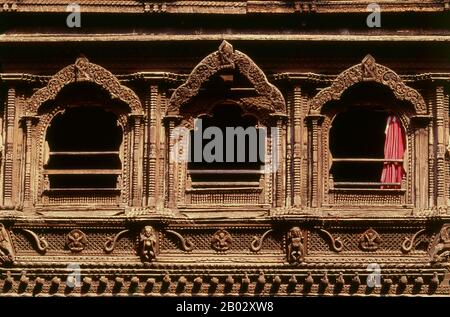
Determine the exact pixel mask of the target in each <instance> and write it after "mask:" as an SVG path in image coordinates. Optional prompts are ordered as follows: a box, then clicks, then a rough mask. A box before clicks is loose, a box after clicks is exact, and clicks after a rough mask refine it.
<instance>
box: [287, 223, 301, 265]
mask: <svg viewBox="0 0 450 317" xmlns="http://www.w3.org/2000/svg"><path fill="white" fill-rule="evenodd" d="M304 256H305V249H304V246H303V233H302V230H300V228H299V227H293V228H292V229H291V230H289V233H288V235H287V258H288V262H289V263H301V262H303V259H304Z"/></svg>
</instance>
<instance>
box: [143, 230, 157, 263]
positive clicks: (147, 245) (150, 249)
mask: <svg viewBox="0 0 450 317" xmlns="http://www.w3.org/2000/svg"><path fill="white" fill-rule="evenodd" d="M139 240H140V244H141V248H140V251H141V252H140V255H141V258H142V260H144V261H145V262H151V261H153V260H154V259H155V257H156V244H157V238H156V234H155V229H153V227H152V226H145V227H144V228H143V229H142V231H141V234H140V235H139Z"/></svg>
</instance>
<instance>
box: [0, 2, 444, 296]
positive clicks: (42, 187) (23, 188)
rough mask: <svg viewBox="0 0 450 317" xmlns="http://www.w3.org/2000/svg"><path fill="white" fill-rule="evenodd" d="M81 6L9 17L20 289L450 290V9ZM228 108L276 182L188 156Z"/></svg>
mask: <svg viewBox="0 0 450 317" xmlns="http://www.w3.org/2000/svg"><path fill="white" fill-rule="evenodd" d="M78 3H79V5H80V8H81V15H80V17H81V27H79V28H78V27H72V28H71V27H68V25H67V24H66V19H67V17H68V15H69V14H70V12H67V4H66V3H65V2H64V1H58V0H54V1H47V2H45V1H37V0H22V1H9V2H5V3H2V4H0V127H1V129H0V133H1V134H0V136H1V137H0V154H1V156H0V162H1V165H0V276H1V278H0V296H15V295H17V294H19V295H29V296H53V295H60V294H63V295H64V294H65V295H74V296H79V295H80V296H85V295H99V296H100V295H110V294H112V295H149V296H152V295H161V294H162V295H170V294H185V295H186V294H187V295H239V294H250V295H270V294H276V295H292V296H295V295H301V296H304V295H305V294H306V295H311V296H316V295H321V294H330V295H348V294H351V295H355V294H361V295H383V294H387V295H393V296H394V295H404V294H412V295H420V296H436V295H447V296H448V295H450V285H449V278H450V271H449V269H450V266H449V265H450V152H449V149H450V124H449V117H450V108H449V92H450V91H449V83H450V54H449V53H450V22H449V21H450V13H449V10H450V4H449V2H448V0H433V1H431V0H424V1H420V2H419V1H413V0H408V1H380V2H378V4H379V6H380V8H381V27H374V28H371V27H368V26H367V23H366V19H367V16H368V15H369V14H370V13H371V12H370V11H368V10H367V6H368V4H369V3H370V2H367V1H360V0H355V1H320V0H317V1H313V0H311V1H302V2H299V1H241V0H236V1H169V2H148V1H139V0H122V1H109V0H98V1H88V0H79V1H78ZM218 105H221V106H223V107H224V109H226V110H225V112H227V111H230V112H231V110H232V109H235V110H236V109H237V111H238V113H240V115H242V116H245V115H249V116H252V118H254V121H252V122H256V123H252V124H256V125H257V126H258V127H264V128H268V129H267V131H277V133H276V135H275V134H274V135H275V137H272V136H274V135H271V134H270V133H272V132H269V135H268V136H267V140H266V142H265V150H266V153H268V156H269V157H270V158H271V159H272V158H273V161H271V163H272V164H268V166H269V167H268V168H265V169H262V170H261V171H262V172H259V173H254V171H253V170H252V169H245V166H244V170H245V171H248V175H245V177H244V176H242V175H244V174H243V173H241V174H239V173H235V171H234V172H233V170H231V171H225V172H223V171H222V170H218V171H217V170H216V171H213V170H207V171H209V172H208V173H206V172H204V171H205V169H202V168H199V169H197V170H195V169H193V168H191V167H190V166H189V165H188V163H186V162H184V161H180V160H176V159H174V158H173V157H172V156H171V155H172V154H173V153H175V154H176V155H180V154H181V155H182V154H183V153H180V151H179V149H178V148H177V146H178V144H177V143H178V142H179V141H180V140H179V139H178V138H177V131H179V128H185V129H187V130H192V129H194V121H195V119H196V118H199V117H202V116H206V117H213V113H214V111H215V109H216V107H217V106H218ZM227 109H228V110H227ZM350 110H352V111H353V110H354V112H352V113H353V114H352V115H354V117H351V118H350V117H349V118H348V120H350V121H345V120H344V119H345V118H344V117H343V116H341V118H344V119H342V120H344V121H343V122H354V123H357V122H359V123H358V124H357V125H355V126H354V127H353V126H348V125H347V126H346V125H345V124H343V125H342V131H344V132H345V133H347V134H346V135H350V137H349V138H342V137H339V135H338V134H337V132H336V133H334V132H333V131H337V129H338V128H337V126H338V123H337V122H338V121H337V118H338V117H339V116H340V115H342V114H345V113H348V112H349V111H350ZM387 114H395V116H396V117H397V118H399V120H400V122H401V126H402V128H403V131H404V134H405V144H406V151H405V154H404V157H403V159H402V160H401V161H399V162H397V163H399V164H402V166H403V169H404V176H403V178H402V180H401V182H399V183H398V184H394V185H395V186H394V185H393V186H391V187H390V188H386V186H385V187H383V186H382V184H379V180H377V177H378V175H377V174H376V173H375V174H376V175H375V176H374V173H373V171H374V170H378V169H379V168H380V166H383V164H385V160H384V159H383V158H382V157H378V156H377V155H376V154H374V152H373V149H376V148H379V147H380V144H378V143H377V140H378V139H377V137H376V136H379V135H383V133H384V129H383V130H379V131H378V130H377V128H376V127H375V125H373V127H374V128H373V129H372V128H370V129H368V132H367V133H368V135H369V134H370V135H371V136H372V132H373V139H368V140H367V142H366V143H367V144H369V146H366V147H364V146H363V147H361V149H363V148H364V151H366V152H364V153H363V154H366V155H362V156H352V155H350V154H348V156H345V155H340V154H339V153H344V152H345V151H349V153H350V152H351V153H353V152H352V151H351V147H352V145H354V146H355V147H356V146H357V145H356V144H357V143H358V142H359V141H358V140H360V136H359V135H362V134H363V131H362V130H364V126H365V125H367V126H368V125H369V123H370V122H376V120H377V119H376V118H379V117H380V118H382V119H380V120H381V121H380V122H384V121H383V120H384V118H385V116H386V115H387ZM383 116H384V117H383ZM218 118H219V120H221V119H222V118H221V117H220V115H218ZM355 118H356V119H355ZM223 120H225V117H224V118H223ZM252 120H253V119H252ZM352 120H353V121H352ZM365 122H367V124H366V123H365ZM370 124H371V123H370ZM374 124H375V123H374ZM370 127H372V125H370ZM271 128H272V130H270V129H271ZM371 129H372V130H373V131H372V130H371ZM375 130H376V131H375ZM380 131H381V132H380ZM344 132H343V133H344ZM364 133H365V132H364ZM343 135H344V134H343ZM269 136H270V137H269ZM352 136H353V137H352ZM347 149H350V150H347ZM361 151H363V150H361ZM361 153H362V152H361ZM344 154H345V153H344ZM350 163H351V165H350V167H348V166H349V165H348V164H350ZM345 164H347V165H345ZM361 166H362V167H361ZM206 168H208V167H206ZM202 173H203V174H202ZM205 173H206V174H208V175H207V176H205V175H204V174H205ZM221 173H225V174H226V173H229V174H230V175H231V176H230V177H228V178H227V177H225V176H223V175H221ZM255 174H257V175H255ZM230 179H231V180H230ZM74 272H75V273H76V272H79V273H80V275H81V278H80V280H79V281H77V283H75V285H72V284H71V283H68V280H67V277H68V276H71V275H73V274H74ZM372 278H375V281H376V283H375V285H373V284H371V283H370V281H371V279H372Z"/></svg>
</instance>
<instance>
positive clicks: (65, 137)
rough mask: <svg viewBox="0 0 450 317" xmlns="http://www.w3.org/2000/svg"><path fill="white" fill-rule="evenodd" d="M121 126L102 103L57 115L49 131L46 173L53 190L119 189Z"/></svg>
mask: <svg viewBox="0 0 450 317" xmlns="http://www.w3.org/2000/svg"><path fill="white" fill-rule="evenodd" d="M121 144H122V129H121V128H120V126H118V124H117V117H116V116H115V114H113V113H112V112H106V111H105V110H103V109H102V108H100V107H76V108H69V109H67V110H66V111H65V112H63V113H59V114H58V115H56V116H55V117H54V118H53V120H52V122H51V123H50V126H49V127H48V129H47V134H46V150H47V151H48V152H47V153H46V155H45V156H46V158H45V161H44V175H45V178H46V179H47V181H48V189H47V191H48V192H51V193H66V194H75V193H79V194H80V193H98V194H99V195H102V194H104V193H114V192H118V191H120V187H119V186H120V185H119V177H120V175H121V174H122V163H121V159H120V155H119V154H120V147H121Z"/></svg>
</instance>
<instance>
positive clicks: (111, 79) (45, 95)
mask: <svg viewBox="0 0 450 317" xmlns="http://www.w3.org/2000/svg"><path fill="white" fill-rule="evenodd" d="M86 81H87V82H93V83H95V84H97V85H99V86H100V87H102V88H104V89H105V90H106V91H108V92H109V94H110V95H111V97H112V98H118V99H120V100H122V101H123V102H125V103H126V104H127V105H128V106H129V107H130V109H131V112H132V113H133V114H136V115H141V114H143V109H142V104H141V101H140V100H139V97H138V96H137V95H136V94H135V93H134V91H133V90H131V89H130V88H128V87H125V86H123V85H121V84H120V82H119V80H118V79H117V77H115V76H114V75H113V74H112V73H111V72H109V71H108V70H106V69H105V68H103V67H101V66H99V65H96V64H93V63H90V62H89V60H88V59H87V58H85V57H79V58H77V60H76V61H75V63H74V64H72V65H69V66H66V67H64V68H63V69H62V70H60V71H59V72H57V73H56V74H55V75H53V76H52V78H50V80H49V82H48V84H47V86H46V87H44V88H41V89H39V90H38V91H36V92H35V93H34V94H33V95H32V96H31V97H30V98H29V99H28V102H27V109H26V112H27V115H29V116H35V115H36V114H37V113H38V110H39V107H40V106H41V105H42V104H43V103H44V102H46V101H48V100H53V99H55V98H56V96H57V95H58V93H59V92H60V91H61V90H62V89H63V88H64V87H65V86H67V85H69V84H71V83H75V82H86Z"/></svg>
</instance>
